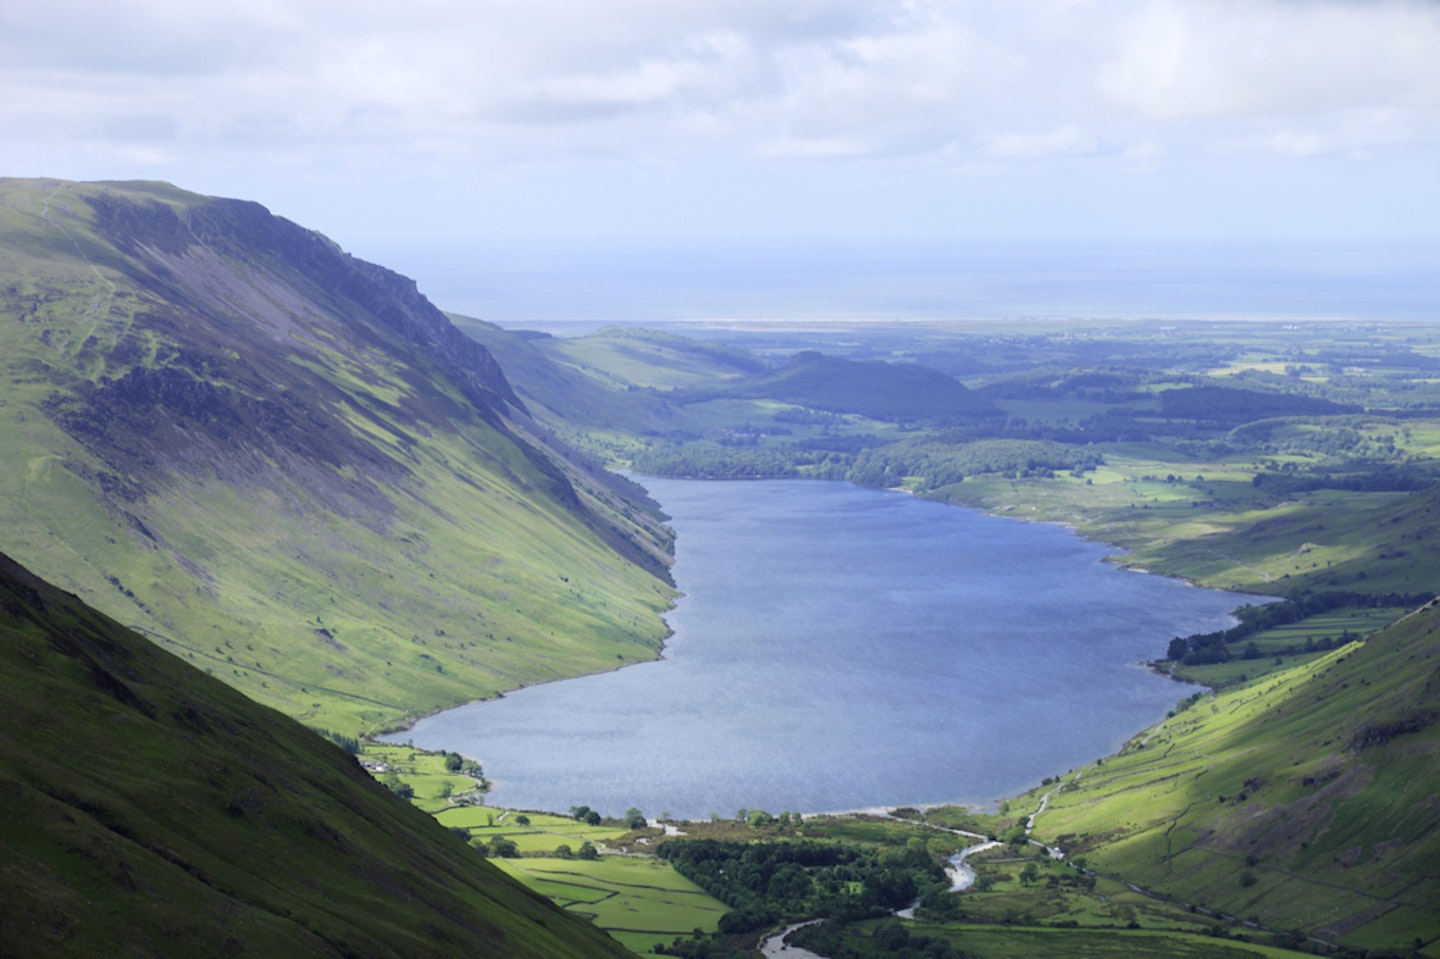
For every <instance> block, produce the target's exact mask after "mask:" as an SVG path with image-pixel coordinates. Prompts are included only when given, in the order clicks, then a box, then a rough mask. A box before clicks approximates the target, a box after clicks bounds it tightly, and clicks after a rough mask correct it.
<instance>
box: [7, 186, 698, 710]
mask: <svg viewBox="0 0 1440 959" xmlns="http://www.w3.org/2000/svg"><path fill="white" fill-rule="evenodd" d="M0 445H3V448H4V449H5V450H6V456H5V457H3V459H0V518H3V529H4V531H5V543H4V544H0V546H3V548H6V549H8V550H9V551H11V553H12V554H13V555H15V556H17V558H19V559H21V560H22V561H23V562H25V563H26V564H27V565H29V566H31V567H32V568H34V569H35V570H36V571H37V572H39V573H40V574H42V575H44V576H45V577H47V578H48V579H51V580H53V581H55V582H57V583H59V584H61V585H63V586H64V587H65V588H67V589H71V590H74V591H75V592H77V593H78V594H80V595H81V596H82V597H83V598H84V599H86V601H88V602H90V603H92V604H93V605H95V606H96V607H97V608H100V609H102V610H103V611H105V612H107V613H108V614H110V615H112V616H114V617H115V618H117V619H119V620H121V621H122V622H124V623H126V624H128V625H132V626H134V627H135V628H136V629H139V630H141V631H143V632H144V633H145V635H147V636H149V637H151V638H152V639H155V640H156V641H158V642H161V643H162V644H164V645H166V646H167V647H168V648H170V649H171V650H173V651H175V652H177V653H178V654H180V655H182V656H184V657H185V658H187V659H189V660H190V661H192V662H194V663H195V664H196V665H199V666H201V667H202V668H206V669H210V670H212V671H213V672H214V673H215V675H217V676H219V677H221V678H223V679H225V680H226V681H227V682H230V683H232V684H233V685H235V686H237V687H239V688H241V689H243V690H244V691H246V692H247V693H248V694H249V695H251V696H253V697H255V698H257V699H259V700H261V701H263V702H266V703H269V704H271V705H274V706H277V707H279V708H281V709H282V710H284V711H285V712H287V713H289V714H291V715H294V716H300V717H305V718H306V721H307V722H311V723H313V724H315V725H321V726H326V727H328V728H334V729H338V730H341V731H343V732H345V733H347V734H353V733H355V732H362V731H365V730H368V729H372V728H376V727H379V726H388V725H393V724H395V723H397V722H399V721H400V720H401V719H402V718H403V717H405V716H407V715H416V714H420V713H425V712H430V711H433V710H435V709H438V708H441V707H443V706H446V705H453V704H457V703H460V702H464V701H467V700H471V699H475V698H478V697H481V696H485V695H489V694H493V693H496V692H500V691H502V690H506V689H511V688H514V687H517V686H520V685H524V684H527V683H533V682H539V681H543V680H548V679H554V678H558V677H562V676H570V675H576V674H579V673H584V672H592V671H596V670H601V669H607V668H613V667H614V666H615V665H617V664H619V663H623V662H629V661H634V660H638V659H648V658H651V657H653V656H654V655H655V653H656V651H657V649H658V647H659V645H660V643H661V641H662V638H663V636H664V624H663V622H661V621H660V619H659V617H658V615H657V613H658V611H660V610H662V609H664V608H665V607H666V605H667V604H668V602H669V599H670V596H671V589H670V586H669V575H668V564H669V561H670V556H669V552H670V533H669V531H668V530H666V529H665V528H664V527H663V526H662V524H661V519H660V514H659V512H658V510H657V509H656V507H655V506H654V504H653V503H651V502H650V501H649V500H648V499H647V498H646V497H645V496H644V493H643V491H642V490H640V489H639V488H638V487H636V486H634V485H633V484H630V483H628V482H627V481H625V480H622V479H620V478H619V477H616V476H613V475H611V474H608V473H605V472H603V471H600V470H598V469H597V468H595V467H594V466H593V465H591V464H590V463H589V462H588V461H586V460H585V459H584V458H582V457H579V456H577V455H575V454H574V453H573V452H572V451H571V450H569V449H568V448H566V447H565V446H563V445H562V444H560V443H559V442H558V441H556V440H555V439H554V438H553V437H552V436H551V435H550V434H549V433H547V432H546V431H545V430H543V429H540V428H539V427H538V426H537V425H536V424H535V423H534V421H533V420H532V419H531V417H530V416H529V412H528V410H527V408H526V406H525V404H524V403H523V402H522V401H521V400H520V398H519V397H518V396H517V395H516V394H515V391H514V390H513V388H512V387H511V385H510V382H509V380H508V379H507V378H506V376H505V374H504V372H503V371H502V370H501V368H500V366H499V364H498V363H497V362H496V361H495V359H494V357H493V355H492V354H491V353H490V352H489V351H488V350H486V349H485V347H483V346H481V345H479V344H478V343H476V342H475V341H474V340H472V339H470V338H469V337H466V336H464V335H463V334H461V333H460V332H459V331H458V330H456V329H455V327H454V326H453V325H452V324H451V323H450V322H449V320H448V319H447V318H446V317H445V316H444V315H443V314H442V313H440V311H439V310H437V309H436V308H435V307H434V306H433V305H432V304H430V303H429V301H427V300H426V299H425V298H424V297H423V296H422V295H421V294H420V293H419V292H418V290H417V289H416V287H415V284H414V283H413V282H412V281H410V280H408V279H406V278H404V277H401V276H399V275H397V274H394V273H392V272H390V271H388V270H385V269H383V268H381V267H378V266H375V265H373V264H369V263H365V262H363V261H361V260H357V259H355V258H353V257H351V256H348V255H347V254H345V253H344V252H343V251H342V250H340V249H339V248H338V247H337V246H336V245H335V244H334V243H332V242H331V241H329V240H327V239H326V238H325V237H323V236H321V235H320V234H318V233H315V232H313V231H310V230H306V229H303V228H301V227H299V226H297V225H295V224H293V223H290V222H289V221H287V220H284V219H281V218H279V217H275V216H272V215H271V214H270V213H269V212H267V211H266V210H265V209H264V208H263V207H261V206H259V205H258V204H254V203H248V202H243V201H239V200H224V199H214V198H209V197H203V196H198V195H196V194H192V193H187V192H184V191H181V190H178V189H176V188H174V187H171V186H169V185H167V184H157V183H95V184H77V183H67V182H61V181H52V180H0Z"/></svg>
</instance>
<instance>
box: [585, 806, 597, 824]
mask: <svg viewBox="0 0 1440 959" xmlns="http://www.w3.org/2000/svg"><path fill="white" fill-rule="evenodd" d="M600 819H601V816H600V814H599V813H598V812H596V811H595V810H593V809H592V810H590V811H589V812H587V813H586V814H585V821H586V822H587V823H589V824H590V825H592V826H598V825H600Z"/></svg>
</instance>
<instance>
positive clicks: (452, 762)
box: [445, 753, 464, 773]
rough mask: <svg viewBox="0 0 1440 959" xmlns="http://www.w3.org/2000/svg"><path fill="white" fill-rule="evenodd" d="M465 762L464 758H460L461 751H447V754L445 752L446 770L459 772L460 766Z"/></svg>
mask: <svg viewBox="0 0 1440 959" xmlns="http://www.w3.org/2000/svg"><path fill="white" fill-rule="evenodd" d="M463 763H464V760H463V759H461V758H460V754H459V753H446V754H445V771H446V772H452V773H458V772H459V771H460V766H461V765H462V764H463Z"/></svg>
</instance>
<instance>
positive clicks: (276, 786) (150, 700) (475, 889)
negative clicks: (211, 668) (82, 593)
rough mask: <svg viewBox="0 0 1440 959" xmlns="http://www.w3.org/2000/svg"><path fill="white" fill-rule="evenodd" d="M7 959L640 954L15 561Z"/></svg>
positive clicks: (3, 721)
mask: <svg viewBox="0 0 1440 959" xmlns="http://www.w3.org/2000/svg"><path fill="white" fill-rule="evenodd" d="M0 953H3V954H4V955H11V956H20V955H32V956H41V955H62V954H63V955H66V956H177V955H185V956H202V955H203V956H220V955H225V956H256V957H266V959H271V957H282V956H307V957H308V956H337V957H338V956H347V957H348V956H353V957H361V956H364V957H371V956H374V957H399V956H405V957H424V956H437V957H438V956H456V955H472V956H490V957H501V956H513V957H535V959H561V957H576V959H579V957H601V956H616V957H619V956H625V955H628V953H627V952H626V951H625V950H624V949H622V948H621V947H620V946H619V945H618V944H616V943H615V942H613V941H612V940H610V939H609V938H608V937H606V936H605V934H604V933H602V932H600V931H599V930H598V929H597V928H596V927H595V926H593V925H591V924H590V923H589V922H586V921H585V920H583V919H580V918H578V917H575V916H572V915H570V914H568V913H565V912H564V911H562V910H561V909H559V908H557V907H555V906H553V905H552V904H551V903H549V902H548V901H547V900H544V899H542V898H540V897H539V896H535V895H532V894H530V893H528V892H526V891H525V890H524V889H522V888H520V887H519V886H517V885H515V884H514V883H512V882H511V881H510V880H508V879H507V878H506V877H504V876H503V875H501V874H500V873H499V872H498V871H497V870H495V869H494V868H493V867H492V866H491V865H490V864H489V863H488V862H486V861H485V860H484V858H483V857H481V856H480V855H478V854H477V853H475V852H474V851H473V850H472V849H470V848H469V847H468V846H467V845H466V844H465V843H464V842H463V841H461V840H460V839H457V838H456V837H455V836H454V835H452V834H451V833H450V832H449V831H447V830H446V829H444V828H442V827H441V826H440V825H438V824H437V823H436V822H435V821H434V820H433V819H431V818H430V817H429V816H427V815H425V814H424V813H422V812H420V811H419V810H417V809H414V808H413V807H411V806H410V805H409V804H408V803H406V802H404V801H402V800H400V799H399V798H397V797H395V796H394V795H393V794H392V793H390V792H389V791H388V790H386V789H385V788H384V787H382V786H380V785H379V784H378V783H376V782H375V781H374V780H373V779H371V777H370V776H369V775H368V774H367V773H366V772H365V771H364V770H362V769H361V768H360V767H359V765H358V764H357V763H356V762H355V761H354V760H353V759H352V758H351V757H349V756H347V755H346V754H345V753H343V752H342V751H341V750H340V749H339V748H337V747H335V746H333V745H331V744H330V743H328V742H326V741H325V740H323V739H321V738H320V737H318V736H316V735H314V734H313V733H311V732H310V731H308V730H306V729H304V728H303V727H302V726H300V725H299V724H297V723H295V722H294V721H292V720H289V719H287V718H285V717H284V716H281V715H280V714H278V713H276V712H274V711H273V710H270V709H267V708H265V707H263V706H259V705H257V704H255V703H253V702H251V701H250V700H248V699H246V698H245V697H244V696H242V695H240V694H239V693H238V692H236V691H235V690H233V689H230V688H229V687H227V686H225V685H224V684H222V683H219V682H217V681H215V680H213V679H211V678H209V677H207V676H205V675H204V674H202V673H201V672H199V671H198V670H196V669H194V668H192V667H190V666H188V665H186V664H185V663H183V662H181V661H179V660H178V659H176V658H175V657H174V656H171V655H170V654H169V653H166V652H164V651H163V650H160V649H158V648H157V647H155V646H154V645H153V644H151V643H149V642H146V641H145V640H144V639H143V638H141V637H140V636H138V635H136V634H134V633H132V632H130V631H128V630H126V629H124V628H122V627H121V626H119V625H118V624H117V623H115V622H113V621H112V620H109V619H107V618H106V617H104V616H102V615H100V614H98V613H96V612H95V611H94V610H91V609H89V608H88V607H86V606H85V605H84V604H82V603H80V602H79V601H78V600H77V599H76V598H75V597H73V596H69V595H66V594H64V593H62V592H61V591H59V590H57V589H55V588H53V587H51V586H50V585H48V584H46V583H44V582H42V581H41V580H39V579H37V578H36V577H34V576H32V575H31V574H29V573H28V572H27V571H25V570H24V569H22V568H21V567H19V566H18V565H16V564H15V563H14V562H12V561H11V560H10V559H9V558H8V557H4V556H0Z"/></svg>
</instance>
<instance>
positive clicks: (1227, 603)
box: [392, 478, 1248, 818]
mask: <svg viewBox="0 0 1440 959" xmlns="http://www.w3.org/2000/svg"><path fill="white" fill-rule="evenodd" d="M644 482H645V485H646V486H647V487H648V488H649V489H650V490H651V492H652V493H653V495H654V496H655V498H656V499H657V500H658V501H659V502H660V503H661V504H662V505H663V506H664V508H665V510H666V511H667V512H668V513H669V514H670V515H671V516H672V517H673V520H672V524H673V526H674V527H675V529H676V531H677V533H678V542H677V553H676V565H675V571H674V572H675V577H676V581H677V583H678V585H679V587H680V589H681V590H682V591H683V592H684V594H685V595H684V596H683V597H682V598H681V599H680V600H679V602H678V604H677V605H676V607H675V609H674V610H673V611H672V612H671V613H670V614H669V615H668V621H669V623H670V625H671V628H672V629H673V630H674V635H673V637H672V638H671V640H670V642H669V644H668V645H667V648H666V651H665V657H664V659H662V660H660V661H657V662H652V663H643V664H639V665H636V666H630V667H627V668H625V669H621V670H617V671H615V672H612V673H606V674H602V675H598V676H588V677H582V678H579V679H573V680H565V681H563V682H557V683H550V684H546V685H542V686H536V687H531V688H528V689H523V690H519V691H516V692H513V693H510V694H507V695H506V696H504V697H502V698H500V699H497V700H490V701H487V702H481V703H473V704H470V705H468V706H463V707H460V708H457V709H452V710H449V711H447V712H444V713H440V714H438V715H436V716H432V717H429V718H427V719H424V720H422V721H420V722H419V723H417V724H416V725H415V726H414V727H413V728H412V729H411V730H409V731H407V732H404V733H401V734H399V735H397V736H395V737H392V738H393V739H396V740H400V741H403V740H406V739H413V741H414V742H415V744H416V745H418V746H423V747H426V748H433V749H447V750H458V751H460V752H461V753H464V754H466V755H469V756H474V757H476V758H478V759H480V760H481V761H482V762H483V763H484V766H485V771H486V774H487V775H488V776H489V777H490V778H491V779H492V780H493V781H494V783H495V790H494V792H493V793H492V796H491V798H492V800H493V801H494V802H496V803H499V804H503V805H508V806H512V807H518V808H536V809H549V810H559V811H564V810H566V809H568V808H570V807H571V806H576V805H581V804H584V805H588V806H590V807H592V808H595V809H598V810H600V811H601V812H603V813H605V814H607V815H615V814H619V813H622V812H623V811H624V810H625V809H627V808H628V807H630V806H637V807H639V808H641V809H642V810H644V811H645V812H646V813H648V814H649V815H651V816H655V815H659V814H661V813H662V812H668V813H670V814H672V815H674V816H678V817H685V818H705V817H707V816H709V815H710V814H712V813H719V814H721V815H725V816H730V815H734V814H735V812H736V810H737V809H739V808H749V809H767V810H769V811H771V812H776V813H778V812H780V811H782V810H786V809H788V810H792V811H797V812H806V813H814V812H822V811H840V810H852V809H866V808H877V807H886V806H894V805H907V804H908V805H914V804H930V803H941V802H966V803H985V802H989V801H993V800H995V799H998V798H1000V797H1003V796H1007V795H1012V794H1014V793H1017V792H1019V791H1022V790H1024V789H1026V788H1028V787H1030V786H1031V785H1033V784H1035V783H1036V782H1037V781H1039V780H1040V779H1041V778H1042V777H1044V776H1047V775H1055V774H1058V773H1062V772H1064V771H1066V770H1067V769H1069V768H1071V767H1074V766H1077V765H1080V764H1082V763H1084V762H1087V761H1089V760H1091V759H1094V758H1095V757H1097V756H1101V755H1104V754H1106V753H1108V752H1110V751H1112V750H1114V749H1115V748H1116V747H1118V746H1119V745H1120V744H1121V743H1122V742H1123V741H1124V739H1125V738H1126V737H1128V736H1129V735H1130V734H1132V733H1134V732H1136V731H1137V730H1139V729H1141V728H1143V727H1144V726H1146V725H1149V724H1150V723H1152V722H1154V721H1156V720H1157V719H1159V718H1160V717H1162V716H1163V715H1164V713H1165V710H1166V709H1167V708H1168V707H1170V706H1171V705H1173V704H1174V702H1175V701H1176V700H1178V699H1180V698H1182V697H1183V696H1184V695H1186V694H1187V693H1188V690H1186V689H1185V688H1184V687H1182V686H1179V685H1176V684H1174V683H1172V682H1170V681H1169V680H1166V679H1163V678H1160V677H1157V676H1155V675H1153V674H1151V673H1150V672H1148V671H1147V670H1145V669H1143V668H1142V667H1140V666H1139V665H1137V663H1138V662H1139V661H1141V660H1145V659H1153V658H1155V657H1158V656H1160V655H1163V654H1164V651H1165V646H1166V644H1167V642H1168V641H1169V639H1170V638H1171V637H1172V636H1174V635H1185V634H1188V633H1193V632H1199V631H1207V630H1212V629H1217V628H1221V627H1223V626H1224V625H1226V623H1227V621H1228V614H1229V612H1230V611H1231V610H1232V609H1234V608H1235V607H1236V606H1237V605H1239V604H1240V603H1241V602H1244V601H1246V600H1247V599H1248V597H1243V596H1236V595H1234V594H1226V593H1221V592H1216V591H1211V590H1204V589H1198V588H1195V587H1192V586H1189V585H1186V584H1184V583H1181V582H1178V581H1175V580H1170V579H1166V578H1163V577H1159V576H1151V575H1145V574H1142V573H1136V572H1131V571H1126V570H1122V569H1119V568H1117V567H1116V566H1114V565H1113V564H1109V563H1105V562H1103V559H1104V557H1105V556H1107V555H1109V554H1112V553H1114V552H1115V551H1114V550H1113V549H1110V548H1108V547H1106V546H1104V545H1101V544H1097V543H1093V542H1089V541H1087V540H1084V539H1082V538H1081V537H1079V536H1077V535H1075V534H1074V533H1073V532H1071V531H1069V530H1067V529H1065V528H1062V527H1059V526H1054V525H1048V524H1041V523H1025V522H1022V521H1018V520H1014V519H1008V518H999V517H994V516H987V515H984V514H982V513H979V512H977V511H974V510H969V509H961V508H956V507H951V506H944V505H941V504H937V503H932V502H927V501H924V500H920V499H916V498H914V497H911V496H908V495H905V494H902V493H894V492H878V491H875V490H867V489H861V488H858V487H855V486H851V485H848V484H844V483H822V482H812V481H761V482H702V481H686V480H658V479H648V478H647V479H645V480H644Z"/></svg>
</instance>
